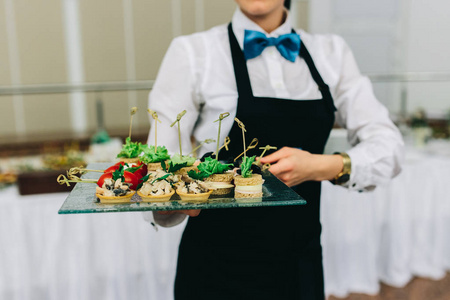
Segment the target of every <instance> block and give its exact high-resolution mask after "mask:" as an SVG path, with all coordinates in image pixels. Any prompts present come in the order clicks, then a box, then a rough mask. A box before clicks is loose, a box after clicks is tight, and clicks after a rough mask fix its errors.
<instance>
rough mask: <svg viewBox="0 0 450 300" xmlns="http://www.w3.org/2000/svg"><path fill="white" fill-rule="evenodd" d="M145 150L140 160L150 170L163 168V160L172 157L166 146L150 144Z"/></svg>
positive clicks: (165, 160)
mask: <svg viewBox="0 0 450 300" xmlns="http://www.w3.org/2000/svg"><path fill="white" fill-rule="evenodd" d="M143 151H144V154H143V155H142V156H141V157H140V161H141V162H142V163H144V164H146V165H147V170H148V171H156V170H158V169H162V167H161V162H162V161H164V162H167V160H168V159H170V155H169V153H168V151H167V149H166V147H164V146H158V147H155V146H148V147H146V148H145V149H144V150H143Z"/></svg>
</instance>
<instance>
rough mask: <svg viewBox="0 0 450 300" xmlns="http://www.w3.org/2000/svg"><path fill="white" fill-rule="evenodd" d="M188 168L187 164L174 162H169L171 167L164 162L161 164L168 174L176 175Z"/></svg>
mask: <svg viewBox="0 0 450 300" xmlns="http://www.w3.org/2000/svg"><path fill="white" fill-rule="evenodd" d="M186 166H187V162H182V163H174V162H173V161H169V165H168V166H167V164H166V163H165V162H164V161H162V162H161V167H162V168H163V170H164V171H166V172H167V173H175V172H176V171H178V170H180V169H181V168H184V167H186Z"/></svg>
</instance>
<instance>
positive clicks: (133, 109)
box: [128, 107, 138, 139]
mask: <svg viewBox="0 0 450 300" xmlns="http://www.w3.org/2000/svg"><path fill="white" fill-rule="evenodd" d="M137 110H138V109H137V107H132V108H131V110H130V114H131V118H130V132H129V133H128V137H129V138H130V139H131V127H133V116H134V114H135V113H136V112H137Z"/></svg>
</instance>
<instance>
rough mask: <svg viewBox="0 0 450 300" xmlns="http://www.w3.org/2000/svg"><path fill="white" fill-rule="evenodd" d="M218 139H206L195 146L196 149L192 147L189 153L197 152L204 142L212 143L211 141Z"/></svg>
mask: <svg viewBox="0 0 450 300" xmlns="http://www.w3.org/2000/svg"><path fill="white" fill-rule="evenodd" d="M215 141H216V140H213V139H206V140H204V141H203V142H201V143H200V144H199V145H198V146H197V147H195V148H194V149H192V151H191V153H189V154H188V155H192V154H194V153H195V151H197V150H198V149H199V148H200V147H201V146H203V145H204V144H210V143H214V142H215Z"/></svg>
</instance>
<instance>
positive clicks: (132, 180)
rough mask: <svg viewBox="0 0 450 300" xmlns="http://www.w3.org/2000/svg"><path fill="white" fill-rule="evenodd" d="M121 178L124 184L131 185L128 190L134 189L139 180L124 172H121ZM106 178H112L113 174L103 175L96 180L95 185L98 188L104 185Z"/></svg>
mask: <svg viewBox="0 0 450 300" xmlns="http://www.w3.org/2000/svg"><path fill="white" fill-rule="evenodd" d="M123 177H124V178H125V182H127V183H131V186H130V188H131V189H136V188H137V186H138V184H139V178H138V177H137V176H136V175H134V174H133V173H131V172H128V171H125V172H123ZM107 178H111V179H112V178H113V173H112V172H109V173H104V174H103V175H102V176H100V178H99V179H98V180H97V185H98V186H99V187H102V186H103V183H105V179H107Z"/></svg>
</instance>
